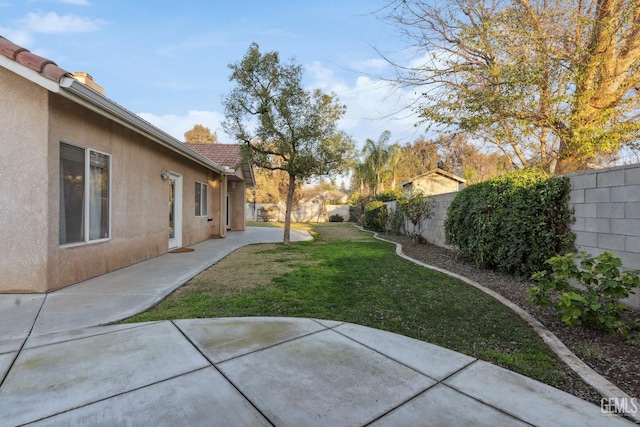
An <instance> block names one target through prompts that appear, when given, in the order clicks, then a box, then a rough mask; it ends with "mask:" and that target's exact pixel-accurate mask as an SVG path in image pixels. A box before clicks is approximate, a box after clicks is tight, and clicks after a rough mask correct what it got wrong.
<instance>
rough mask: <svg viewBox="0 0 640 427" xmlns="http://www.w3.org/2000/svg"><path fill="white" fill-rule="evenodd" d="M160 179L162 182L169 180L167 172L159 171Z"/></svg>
mask: <svg viewBox="0 0 640 427" xmlns="http://www.w3.org/2000/svg"><path fill="white" fill-rule="evenodd" d="M160 177H161V178H162V179H164V180H167V179H169V172H167V171H160Z"/></svg>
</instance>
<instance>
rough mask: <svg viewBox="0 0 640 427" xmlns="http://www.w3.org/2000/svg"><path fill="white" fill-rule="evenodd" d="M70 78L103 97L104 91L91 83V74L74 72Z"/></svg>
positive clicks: (94, 83)
mask: <svg viewBox="0 0 640 427" xmlns="http://www.w3.org/2000/svg"><path fill="white" fill-rule="evenodd" d="M72 76H73V78H74V79H76V80H77V81H79V82H80V83H82V84H84V85H86V86H89V87H90V88H91V89H93V90H95V91H96V92H98V93H99V94H100V95H103V96H104V89H103V88H102V86H100V85H99V84H98V83H96V82H94V81H93V77H91V74H89V73H85V72H83V71H76V72H74V73H73V74H72Z"/></svg>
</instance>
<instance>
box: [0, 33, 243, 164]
mask: <svg viewBox="0 0 640 427" xmlns="http://www.w3.org/2000/svg"><path fill="white" fill-rule="evenodd" d="M0 66H1V67H4V68H6V69H8V70H11V71H13V72H14V73H16V74H18V75H20V76H22V77H24V78H25V79H28V80H30V81H32V82H33V83H35V84H37V85H39V86H42V87H43V88H45V89H47V90H49V91H51V92H53V93H57V94H59V95H61V96H63V97H65V98H67V99H70V100H71V101H73V102H75V103H77V104H79V105H82V106H84V107H86V108H88V109H90V110H92V111H94V112H96V113H98V114H100V115H101V116H103V117H107V118H108V119H110V120H113V121H115V122H117V123H120V124H121V125H123V126H125V127H127V128H129V129H131V130H133V131H134V132H136V133H138V134H141V135H144V136H145V137H147V138H149V139H151V140H152V141H154V142H156V143H157V144H159V145H162V146H163V147H165V148H168V149H169V150H171V151H173V152H175V153H178V154H179V155H181V156H182V157H185V158H188V159H190V160H192V161H195V162H196V163H198V164H201V165H203V166H205V167H207V168H209V169H211V170H214V171H216V172H219V173H221V174H223V175H235V171H234V170H231V169H230V168H229V167H225V166H222V165H220V164H217V163H215V162H214V161H212V160H211V159H209V158H207V157H205V156H203V155H201V154H199V153H197V152H195V151H193V150H191V149H190V148H188V147H186V146H185V145H184V144H183V143H182V142H181V141H178V140H177V139H176V138H174V137H172V136H171V135H169V134H167V133H165V132H164V131H162V130H160V129H158V128H157V127H155V126H153V125H152V124H151V123H149V122H147V121H146V120H144V119H142V118H141V117H140V116H138V115H136V114H134V113H132V112H131V111H129V110H127V109H126V108H124V107H122V106H120V105H118V104H117V103H115V102H113V101H112V100H110V99H109V98H107V97H105V96H103V95H101V94H100V93H98V92H97V91H95V90H93V89H91V88H90V87H89V86H86V85H84V84H82V83H81V82H79V81H78V80H76V79H74V78H73V77H72V76H71V73H69V72H68V71H66V70H64V69H62V68H60V67H58V65H57V64H56V63H55V62H53V61H51V60H49V59H46V58H43V57H41V56H38V55H35V54H33V53H31V52H30V51H29V50H27V49H25V48H24V47H21V46H18V45H16V44H15V43H12V42H11V41H9V40H7V39H6V38H4V37H2V36H0Z"/></svg>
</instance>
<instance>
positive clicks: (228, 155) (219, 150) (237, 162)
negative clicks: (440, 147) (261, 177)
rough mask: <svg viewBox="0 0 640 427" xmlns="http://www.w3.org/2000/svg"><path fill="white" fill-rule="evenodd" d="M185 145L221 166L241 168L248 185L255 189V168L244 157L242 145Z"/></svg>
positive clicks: (187, 143)
mask: <svg viewBox="0 0 640 427" xmlns="http://www.w3.org/2000/svg"><path fill="white" fill-rule="evenodd" d="M184 145H186V146H187V147H189V148H191V149H192V150H194V151H195V152H197V153H200V154H202V155H203V156H205V157H206V158H208V159H210V160H212V161H213V162H215V163H217V164H219V165H221V166H226V167H228V168H231V169H237V168H239V167H241V168H242V172H243V174H244V179H245V181H246V183H247V185H248V186H249V187H253V185H254V180H253V168H252V167H251V163H250V162H249V161H247V160H245V159H244V157H243V156H242V150H241V148H242V146H241V145H240V144H217V143H213V144H203V143H192V142H185V143H184Z"/></svg>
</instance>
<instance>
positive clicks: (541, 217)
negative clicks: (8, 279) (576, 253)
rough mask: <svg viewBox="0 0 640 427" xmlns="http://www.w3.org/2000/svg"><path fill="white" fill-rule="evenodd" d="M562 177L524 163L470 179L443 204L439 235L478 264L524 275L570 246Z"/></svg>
mask: <svg viewBox="0 0 640 427" xmlns="http://www.w3.org/2000/svg"><path fill="white" fill-rule="evenodd" d="M570 190H571V186H570V184H569V179H568V178H557V177H549V176H548V175H547V174H545V173H544V172H541V171H538V170H535V169H528V170H520V171H516V172H512V173H509V174H505V175H503V176H500V177H497V178H494V179H491V180H489V181H485V182H481V183H478V184H475V185H471V186H469V187H467V188H465V189H463V190H462V191H460V192H459V193H458V194H457V195H456V197H455V199H454V200H453V202H452V203H451V205H450V206H449V210H448V214H447V219H446V221H445V240H446V242H447V243H448V244H451V245H455V246H457V247H458V249H459V250H460V253H461V254H462V255H463V256H465V257H466V258H469V259H471V260H473V261H474V262H475V263H476V264H478V265H481V266H483V267H487V268H492V269H496V270H499V271H506V272H510V273H514V274H516V275H517V276H526V277H529V276H530V275H531V274H533V273H535V272H537V271H540V270H546V269H548V268H549V266H548V265H546V264H545V261H546V260H547V259H549V258H551V257H552V256H555V255H558V254H565V253H566V252H570V251H573V250H575V247H574V240H575V235H574V234H573V233H571V228H570V224H571V223H572V222H573V221H574V217H573V214H572V212H571V211H570V210H569V207H568V201H569V191H570Z"/></svg>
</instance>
